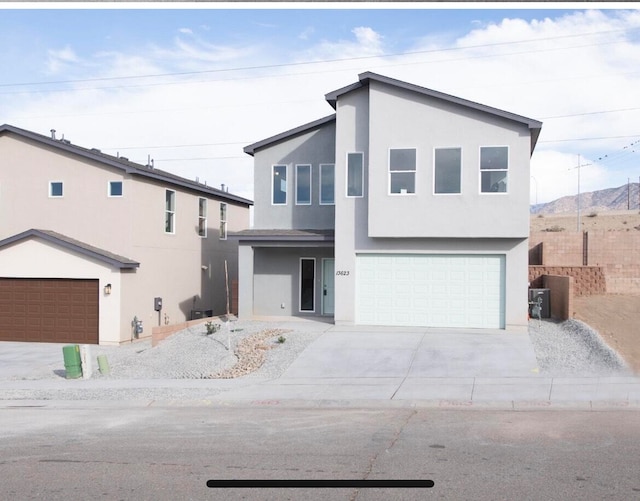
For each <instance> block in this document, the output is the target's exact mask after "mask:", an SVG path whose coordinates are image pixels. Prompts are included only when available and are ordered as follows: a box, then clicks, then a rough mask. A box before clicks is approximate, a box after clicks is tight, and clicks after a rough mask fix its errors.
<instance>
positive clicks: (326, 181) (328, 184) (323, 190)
mask: <svg viewBox="0 0 640 501" xmlns="http://www.w3.org/2000/svg"><path fill="white" fill-rule="evenodd" d="M335 183H336V166H335V165H334V164H320V205H333V204H335V202H336V195H335V192H336V188H335Z"/></svg>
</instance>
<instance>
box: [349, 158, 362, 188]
mask: <svg viewBox="0 0 640 501" xmlns="http://www.w3.org/2000/svg"><path fill="white" fill-rule="evenodd" d="M363 195H364V153H347V196H348V197H362V196H363Z"/></svg>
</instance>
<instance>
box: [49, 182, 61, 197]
mask: <svg viewBox="0 0 640 501" xmlns="http://www.w3.org/2000/svg"><path fill="white" fill-rule="evenodd" d="M53 183H60V184H61V185H62V195H54V194H53ZM48 187H49V198H64V181H49V185H48Z"/></svg>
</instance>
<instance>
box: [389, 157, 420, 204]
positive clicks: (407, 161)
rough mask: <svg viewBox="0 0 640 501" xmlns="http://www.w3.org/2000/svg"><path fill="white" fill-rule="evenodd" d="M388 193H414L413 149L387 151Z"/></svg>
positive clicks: (414, 165)
mask: <svg viewBox="0 0 640 501" xmlns="http://www.w3.org/2000/svg"><path fill="white" fill-rule="evenodd" d="M389 192H390V193H398V194H401V195H406V194H409V193H415V192H416V150H415V148H404V149H390V150H389Z"/></svg>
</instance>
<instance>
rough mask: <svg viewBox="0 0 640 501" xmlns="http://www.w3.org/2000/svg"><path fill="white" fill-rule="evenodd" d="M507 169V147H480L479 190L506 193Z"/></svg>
mask: <svg viewBox="0 0 640 501" xmlns="http://www.w3.org/2000/svg"><path fill="white" fill-rule="evenodd" d="M508 170H509V148H508V147H506V146H483V147H481V148H480V191H481V192H482V193H506V192H507V174H508Z"/></svg>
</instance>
